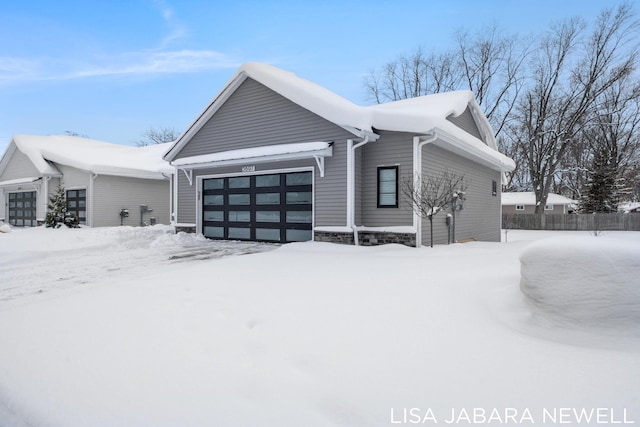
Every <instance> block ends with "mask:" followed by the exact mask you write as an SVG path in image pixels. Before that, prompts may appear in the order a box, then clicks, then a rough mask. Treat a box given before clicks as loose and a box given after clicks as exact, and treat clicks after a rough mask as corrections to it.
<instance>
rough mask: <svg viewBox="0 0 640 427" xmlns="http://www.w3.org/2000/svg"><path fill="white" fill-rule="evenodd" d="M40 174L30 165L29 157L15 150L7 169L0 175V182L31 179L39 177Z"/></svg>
mask: <svg viewBox="0 0 640 427" xmlns="http://www.w3.org/2000/svg"><path fill="white" fill-rule="evenodd" d="M40 175H41V174H40V172H39V171H38V169H36V167H35V166H34V165H33V163H31V160H29V157H27V156H26V155H25V154H23V153H22V152H21V151H20V150H18V149H16V150H15V151H14V152H13V155H12V156H11V158H10V159H9V161H8V163H7V167H6V168H5V170H4V171H3V172H2V174H1V175H0V181H8V180H11V179H19V178H31V177H38V176H40Z"/></svg>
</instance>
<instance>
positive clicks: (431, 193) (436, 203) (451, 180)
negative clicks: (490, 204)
mask: <svg viewBox="0 0 640 427" xmlns="http://www.w3.org/2000/svg"><path fill="white" fill-rule="evenodd" d="M468 187H469V182H468V181H466V180H465V177H464V175H458V174H455V173H452V172H449V171H448V170H445V171H443V172H441V173H440V174H437V175H415V176H413V177H411V178H407V179H405V180H404V181H403V182H402V194H404V196H405V198H406V199H407V200H408V201H409V203H410V204H411V206H412V207H413V212H415V213H416V214H417V215H418V216H420V217H421V218H427V219H428V220H429V229H430V241H431V247H433V217H434V216H436V215H437V214H438V213H439V212H441V211H448V210H450V209H451V203H452V201H453V200H454V199H456V198H458V197H460V196H462V193H464V192H465V191H466V190H467V188H468Z"/></svg>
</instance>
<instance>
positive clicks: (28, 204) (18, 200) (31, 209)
mask: <svg viewBox="0 0 640 427" xmlns="http://www.w3.org/2000/svg"><path fill="white" fill-rule="evenodd" d="M9 224H11V225H15V226H17V227H35V226H36V225H38V224H37V221H36V192H35V191H26V192H21V193H9Z"/></svg>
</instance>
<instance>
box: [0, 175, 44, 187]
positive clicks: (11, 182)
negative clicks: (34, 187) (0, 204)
mask: <svg viewBox="0 0 640 427" xmlns="http://www.w3.org/2000/svg"><path fill="white" fill-rule="evenodd" d="M41 178H42V177H41V176H34V177H29V178H16V179H9V180H6V181H0V187H5V186H7V187H8V186H11V185H20V184H31V183H32V182H35V181H37V180H39V179H41Z"/></svg>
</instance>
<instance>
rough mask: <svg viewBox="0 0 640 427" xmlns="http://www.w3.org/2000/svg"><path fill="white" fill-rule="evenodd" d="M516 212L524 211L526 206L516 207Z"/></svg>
mask: <svg viewBox="0 0 640 427" xmlns="http://www.w3.org/2000/svg"><path fill="white" fill-rule="evenodd" d="M516 210H517V211H523V210H524V205H516Z"/></svg>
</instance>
